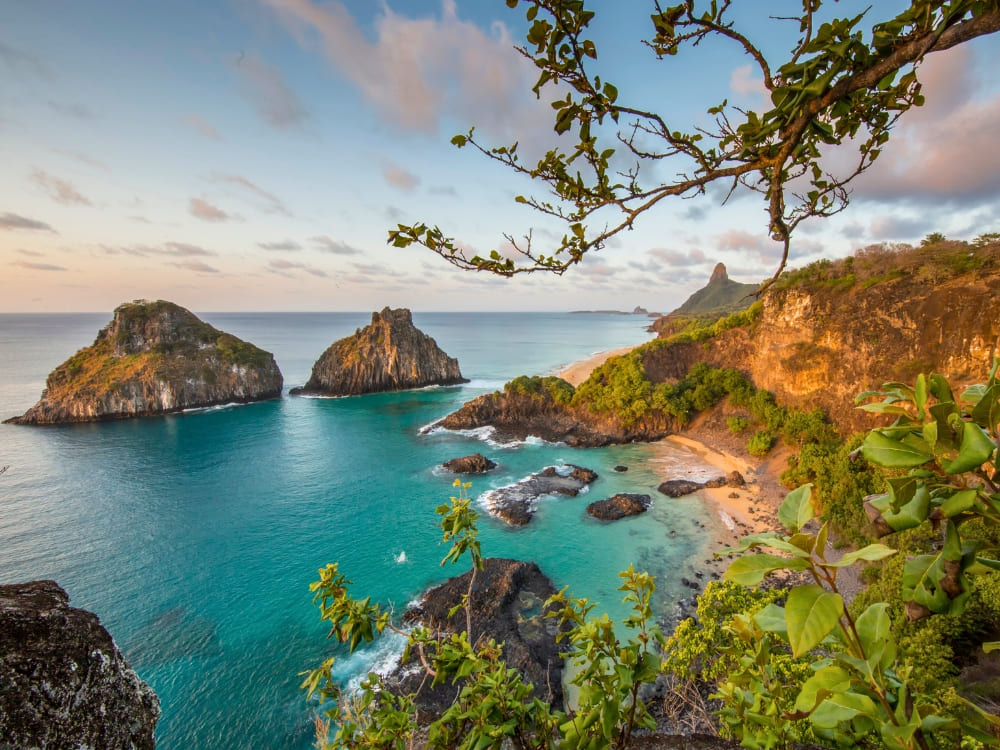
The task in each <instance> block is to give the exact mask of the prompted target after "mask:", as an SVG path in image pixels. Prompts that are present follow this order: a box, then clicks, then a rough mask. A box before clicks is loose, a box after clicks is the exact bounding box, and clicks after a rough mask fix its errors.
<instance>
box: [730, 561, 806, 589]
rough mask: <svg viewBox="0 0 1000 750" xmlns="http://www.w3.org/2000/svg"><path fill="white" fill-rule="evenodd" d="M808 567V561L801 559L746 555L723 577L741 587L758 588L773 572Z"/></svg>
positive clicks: (733, 564)
mask: <svg viewBox="0 0 1000 750" xmlns="http://www.w3.org/2000/svg"><path fill="white" fill-rule="evenodd" d="M807 567H809V563H808V561H806V560H804V559H802V558H801V557H778V556H777V555H746V556H744V557H741V558H739V559H737V560H734V561H733V563H732V564H731V565H730V566H729V569H728V570H726V573H725V575H724V576H723V577H724V578H725V579H726V580H727V581H733V582H734V583H738V584H740V585H741V586H756V585H757V584H758V583H760V582H761V581H763V580H764V577H765V576H766V575H767V574H768V573H770V572H772V571H775V570H805V569H806V568H807Z"/></svg>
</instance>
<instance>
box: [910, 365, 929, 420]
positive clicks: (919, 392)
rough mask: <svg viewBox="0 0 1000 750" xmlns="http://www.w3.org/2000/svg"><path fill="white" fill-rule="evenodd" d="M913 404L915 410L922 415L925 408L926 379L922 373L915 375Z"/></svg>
mask: <svg viewBox="0 0 1000 750" xmlns="http://www.w3.org/2000/svg"><path fill="white" fill-rule="evenodd" d="M913 403H915V404H916V405H917V409H918V410H919V411H920V413H921V414H923V411H924V407H925V406H927V378H926V377H924V374H923V373H920V374H919V375H917V382H916V386H915V387H914V389H913Z"/></svg>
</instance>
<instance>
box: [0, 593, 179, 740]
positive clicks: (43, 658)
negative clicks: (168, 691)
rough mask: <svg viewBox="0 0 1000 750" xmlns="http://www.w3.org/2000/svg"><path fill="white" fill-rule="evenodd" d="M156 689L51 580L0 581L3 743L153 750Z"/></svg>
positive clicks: (0, 727) (91, 617) (0, 724)
mask: <svg viewBox="0 0 1000 750" xmlns="http://www.w3.org/2000/svg"><path fill="white" fill-rule="evenodd" d="M159 718H160V702H159V699H157V697H156V694H155V693H154V692H153V691H152V690H151V689H150V687H149V686H148V685H146V683H145V682H143V681H142V680H141V679H139V677H138V675H136V673H135V672H134V671H133V670H132V669H131V667H129V665H128V664H127V663H126V662H125V659H124V657H123V656H122V655H121V652H120V651H119V650H118V648H117V646H115V644H114V641H113V640H112V639H111V636H110V635H109V634H108V631H107V630H105V629H104V628H103V627H102V626H101V623H100V620H98V618H97V615H94V614H92V613H91V612H87V611H86V610H82V609H77V608H75V607H71V606H69V596H68V595H67V594H66V592H65V591H64V590H63V589H62V588H60V586H59V585H58V584H57V583H56V582H55V581H33V582H31V583H23V584H11V585H6V586H0V747H3V748H46V747H48V748H102V749H106V750H152V748H153V747H154V746H155V743H154V740H153V731H154V730H155V729H156V722H157V721H158V720H159Z"/></svg>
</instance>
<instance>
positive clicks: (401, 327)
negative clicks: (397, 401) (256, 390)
mask: <svg viewBox="0 0 1000 750" xmlns="http://www.w3.org/2000/svg"><path fill="white" fill-rule="evenodd" d="M467 382H468V380H466V379H465V378H463V377H462V372H461V370H459V367H458V360H457V359H455V358H454V357H449V356H448V355H447V354H445V353H444V352H443V351H442V350H441V349H440V348H439V347H438V345H437V342H435V341H434V339H432V338H431V337H430V336H428V335H426V334H425V333H423V332H422V331H420V330H419V329H417V328H416V327H415V326H414V325H413V317H412V315H411V314H410V311H409V310H407V309H405V308H400V309H398V310H390V309H389V308H388V307H386V308H383V310H382V311H381V312H376V313H372V322H371V324H370V325H367V326H365V327H364V328H362V329H359V330H358V331H356V332H355V334H354V335H353V336H348V337H346V338H343V339H340V340H339V341H335V342H334V343H333V344H331V345H330V347H329V348H328V349H327V350H326V351H325V352H323V354H322V355H321V356H320V358H319V359H318V360H316V364H314V365H313V369H312V375H311V376H310V378H309V381H308V382H307V383H306V384H305V385H304V386H302V387H301V388H293V389H292V391H291V393H293V394H319V395H324V396H352V395H358V394H362V393H381V392H383V391H399V390H403V389H406V388H422V387H424V386H428V385H455V384H457V383H467Z"/></svg>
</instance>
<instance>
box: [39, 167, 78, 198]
mask: <svg viewBox="0 0 1000 750" xmlns="http://www.w3.org/2000/svg"><path fill="white" fill-rule="evenodd" d="M31 179H32V180H33V181H34V182H35V183H36V184H37V185H38V186H39V187H41V188H42V190H44V191H45V192H46V193H48V194H49V197H50V198H51V199H52V200H54V201H55V202H56V203H62V204H63V205H65V206H71V205H74V204H76V205H80V206H91V205H93V204H92V203H91V202H90V200H89V199H87V198H86V197H84V196H83V195H81V194H80V193H79V192H78V191H77V189H76V188H75V187H73V186H72V185H71V184H70V183H68V182H66V180H60V179H59V178H58V177H54V176H53V175H50V174H49V173H48V172H45V171H44V170H41V169H39V168H38V167H35V170H34V172H32V173H31Z"/></svg>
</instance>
